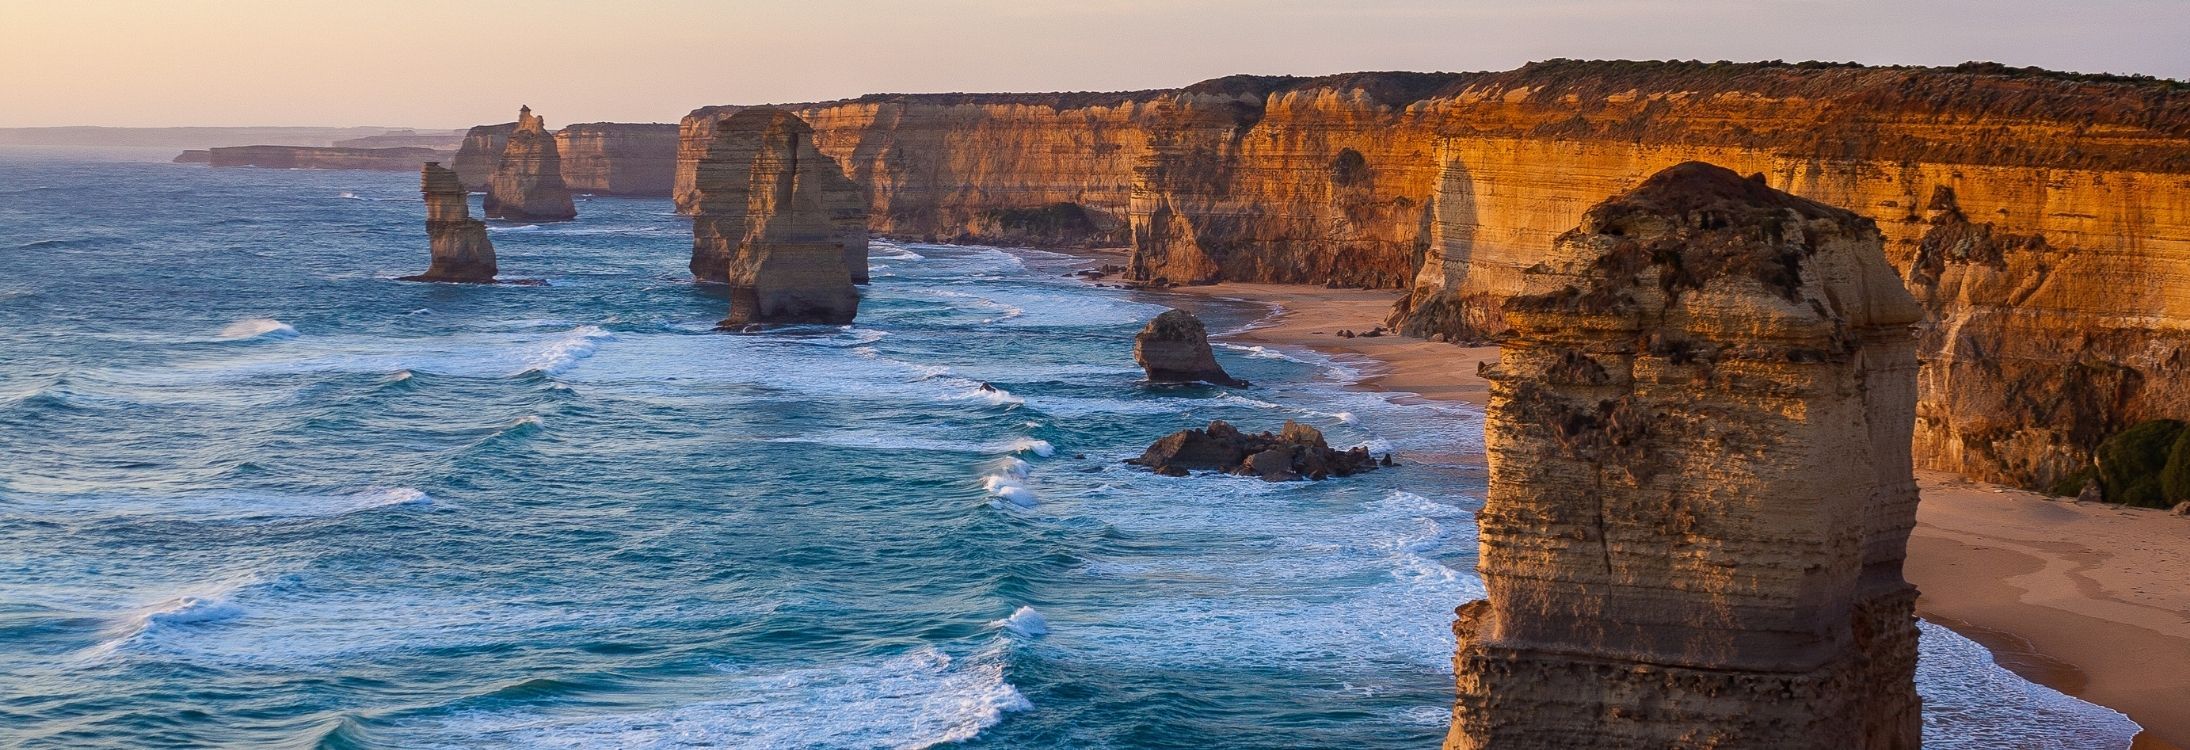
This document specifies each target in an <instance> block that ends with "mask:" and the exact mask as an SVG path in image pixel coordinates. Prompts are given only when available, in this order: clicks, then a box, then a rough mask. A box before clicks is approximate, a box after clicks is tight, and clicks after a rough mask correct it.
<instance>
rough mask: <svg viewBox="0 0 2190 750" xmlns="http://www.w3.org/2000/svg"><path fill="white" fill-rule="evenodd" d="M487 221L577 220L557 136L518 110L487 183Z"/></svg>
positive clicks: (528, 112) (528, 110) (529, 113)
mask: <svg viewBox="0 0 2190 750" xmlns="http://www.w3.org/2000/svg"><path fill="white" fill-rule="evenodd" d="M485 208H486V214H487V218H489V219H509V220H511V221H565V220H569V219H574V218H577V216H578V207H577V205H576V204H574V203H572V202H571V200H570V189H569V188H567V187H565V186H564V185H563V158H562V154H561V153H560V152H559V151H557V150H556V148H555V134H553V133H550V132H548V130H547V123H546V122H544V121H543V120H541V119H540V117H539V116H537V115H534V114H532V109H531V108H530V107H527V108H524V109H522V110H520V111H519V114H518V117H517V127H515V128H513V129H511V130H510V133H509V138H508V141H507V142H506V143H505V144H503V146H502V158H501V160H500V161H498V162H496V163H495V165H494V173H493V176H492V177H490V178H488V180H487V200H486V203H485Z"/></svg>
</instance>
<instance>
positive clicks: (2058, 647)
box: [1147, 283, 2190, 750]
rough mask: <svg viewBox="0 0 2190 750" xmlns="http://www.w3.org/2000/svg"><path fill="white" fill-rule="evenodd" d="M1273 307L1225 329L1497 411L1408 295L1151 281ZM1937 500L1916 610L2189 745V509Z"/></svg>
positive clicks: (2029, 675) (1923, 525)
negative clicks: (1413, 326) (1358, 364)
mask: <svg viewBox="0 0 2190 750" xmlns="http://www.w3.org/2000/svg"><path fill="white" fill-rule="evenodd" d="M1147 291H1150V292H1165V293H1175V294H1188V295H1196V296H1203V297H1211V298H1221V299H1231V300H1238V301H1244V302H1253V303H1260V304H1264V305H1268V306H1270V308H1271V313H1270V315H1269V316H1268V317H1266V318H1264V319H1263V320H1262V321H1261V322H1260V323H1259V324H1258V325H1256V326H1254V327H1251V328H1249V329H1246V330H1242V331H1236V332H1232V333H1226V334H1221V335H1220V336H1218V337H1216V338H1222V339H1226V340H1231V341H1235V342H1241V343H1250V344H1262V345H1274V346H1293V347H1302V348H1307V349H1311V350H1314V351H1317V352H1321V353H1324V354H1328V355H1334V356H1341V357H1346V358H1349V359H1358V360H1362V361H1364V362H1365V363H1366V364H1368V365H1369V370H1368V372H1367V376H1366V377H1364V378H1363V379H1362V380H1361V381H1360V382H1359V383H1357V384H1356V385H1357V387H1360V388H1364V389H1368V390H1374V391H1380V392H1401V393H1411V394H1414V396H1415V397H1417V398H1420V399H1422V400H1425V401H1458V402H1463V403H1470V404H1474V405H1476V406H1477V407H1484V406H1487V405H1488V399H1489V389H1488V386H1487V384H1486V383H1485V382H1484V381H1483V380H1482V379H1481V378H1480V377H1479V376H1478V375H1477V368H1478V367H1479V366H1481V365H1483V364H1484V363H1488V362H1495V361H1496V360H1497V357H1498V348H1497V347H1494V346H1492V347H1458V346H1454V345H1451V344H1440V343H1432V342H1429V341H1424V340H1422V339H1416V338H1408V337H1404V336H1399V335H1397V334H1391V333H1387V334H1385V335H1383V336H1378V337H1373V338H1363V337H1359V336H1357V337H1354V338H1344V337H1340V336H1337V335H1336V334H1337V332H1338V331H1340V330H1352V331H1354V332H1356V333H1360V332H1364V331H1367V330H1370V329H1373V328H1375V327H1376V326H1378V325H1379V324H1380V323H1381V321H1382V320H1383V318H1384V315H1385V314H1386V313H1387V312H1389V311H1390V309H1391V306H1392V303H1393V302H1394V301H1395V300H1396V299H1397V298H1398V296H1397V295H1398V292H1396V291H1393V290H1363V289H1327V288H1323V287H1314V286H1296V285H1286V284H1242V283H1222V284H1215V285H1209V286H1194V287H1175V288H1170V289H1163V290H1147ZM1917 482H1918V488H1919V491H1920V493H1921V494H1922V501H1921V502H1920V503H1919V505H1918V513H1917V526H1916V528H1915V529H1914V530H1913V531H1912V533H1911V535H1910V539H1909V557H1908V562H1907V564H1906V566H1907V567H1906V574H1907V577H1908V579H1909V582H1910V583H1913V584H1916V585H1917V587H1918V589H1919V590H1920V591H1921V592H1922V594H1921V596H1920V597H1919V599H1918V601H1917V614H1918V615H1919V616H1921V617H1923V618H1924V619H1927V620H1930V621H1932V622H1934V623H1937V624H1939V625H1942V626H1945V627H1947V628H1949V629H1952V630H1954V631H1955V632H1957V633H1960V634H1961V635H1962V636H1963V637H1965V638H1969V639H1970V640H1973V641H1976V642H1977V643H1978V644H1980V645H1982V646H1984V647H1985V648H1986V649H1987V650H1989V651H1991V652H1992V657H1993V661H1994V663H1996V664H1999V665H2000V666H2001V667H2003V668H2005V669H2007V670H2009V671H2011V672H2014V673H2015V674H2017V675H2019V676H2021V677H2023V678H2024V679H2026V680H2029V681H2031V682H2034V683H2037V684H2040V685H2044V686H2046V687H2048V688H2052V689H2054V690H2057V691H2059V692H2061V693H2064V694H2067V695H2069V696H2073V697H2076V698H2078V699H2081V700H2084V701H2088V702H2091V703H2094V704H2097V705H2101V706H2104V707H2107V708H2110V709H2113V710H2115V711H2119V712H2121V713H2123V714H2125V715H2128V716H2129V717H2130V719H2131V720H2132V721H2135V722H2137V724H2138V725H2140V726H2142V727H2143V731H2142V732H2141V733H2140V734H2138V735H2137V738H2136V740H2135V742H2134V744H2132V745H2131V750H2182V749H2183V748H2186V747H2190V669H2185V667H2186V666H2190V586H2185V585H2184V583H2183V582H2186V581H2190V518H2183V517H2177V516H2171V515H2169V514H2167V513H2165V512H2163V511H2152V510H2144V509H2132V508H2121V507H2117V506H2112V505H2103V504H2078V503H2075V502H2072V501H2069V500H2066V499H2055V498H2047V497H2044V496H2041V495H2039V494H2037V493H2032V492H2027V491H2024V490H2019V489H2015V488H2011V487H2002V486H1997V485H1989V484H1981V483H1977V482H1971V481H1969V480H1966V479H1963V478H1961V477H1959V476H1955V475H1952V474H1946V473H1943V472H1933V471H1922V470H1919V471H1918V472H1917Z"/></svg>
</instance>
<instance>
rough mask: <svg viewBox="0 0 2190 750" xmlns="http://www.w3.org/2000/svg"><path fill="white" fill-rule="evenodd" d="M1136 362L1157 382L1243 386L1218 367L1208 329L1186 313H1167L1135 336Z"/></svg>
mask: <svg viewBox="0 0 2190 750" xmlns="http://www.w3.org/2000/svg"><path fill="white" fill-rule="evenodd" d="M1133 362H1134V364H1138V365H1140V366H1141V370H1142V371H1143V372H1146V373H1147V374H1148V380H1149V381H1150V382H1155V383H1193V382H1205V383H1212V384H1215V385H1230V386H1244V385H1246V384H1247V382H1246V381H1244V380H1238V379H1235V378H1233V377H1232V376H1231V375H1229V374H1227V373H1225V371H1224V367H1223V366H1222V365H1219V364H1217V355H1216V352H1215V351H1213V350H1211V349H1210V348H1209V329H1208V328H1207V327H1204V326H1203V325H1202V323H1201V319H1200V318H1197V317H1194V314H1193V313H1190V312H1187V311H1185V310H1165V311H1164V312H1163V314H1162V315H1158V316H1156V319H1155V320H1151V321H1148V325H1147V326H1146V327H1144V328H1142V329H1141V332H1140V335H1137V336H1134V337H1133Z"/></svg>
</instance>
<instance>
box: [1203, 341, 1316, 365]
mask: <svg viewBox="0 0 2190 750" xmlns="http://www.w3.org/2000/svg"><path fill="white" fill-rule="evenodd" d="M1217 345H1218V346H1221V347H1224V348H1226V349H1230V350H1232V351H1236V352H1240V353H1243V354H1246V355H1247V356H1249V357H1253V358H1255V359H1278V360H1284V361H1287V362H1299V363H1302V364H1308V361H1307V360H1304V359H1300V358H1298V357H1294V356H1292V355H1289V354H1286V353H1284V352H1281V351H1278V350H1276V349H1271V348H1269V347H1266V346H1254V345H1248V344H1226V343H1219V344H1217Z"/></svg>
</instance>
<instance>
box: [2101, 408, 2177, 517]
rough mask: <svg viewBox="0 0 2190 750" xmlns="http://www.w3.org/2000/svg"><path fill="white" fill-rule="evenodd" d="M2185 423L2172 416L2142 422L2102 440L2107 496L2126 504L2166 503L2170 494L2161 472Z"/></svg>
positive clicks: (2154, 506)
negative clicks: (2164, 487) (2167, 494)
mask: <svg viewBox="0 0 2190 750" xmlns="http://www.w3.org/2000/svg"><path fill="white" fill-rule="evenodd" d="M2182 435H2183V424H2182V423H2181V422H2178V421H2175V420H2172V419H2155V420H2151V421H2148V422H2139V423H2137V424H2136V425H2134V426H2131V427H2130V428H2129V429H2126V430H2122V431H2121V432H2118V433H2115V434H2114V436H2113V437H2110V438H2107V439H2106V442H2103V443H2100V444H2099V450H2098V452H2097V456H2096V458H2097V459H2098V461H2097V463H2098V466H2099V484H2100V486H2102V487H2104V488H2105V490H2106V499H2107V500H2110V501H2113V502H2117V503H2121V504H2123V505H2135V506H2140V507H2147V508H2157V507H2162V506H2163V505H2165V504H2166V501H2167V496H2166V493H2165V492H2164V491H2162V489H2161V485H2160V472H2161V471H2163V470H2165V469H2166V468H2167V460H2168V457H2169V454H2172V453H2174V451H2175V443H2176V442H2177V441H2178V440H2180V439H2181V438H2182Z"/></svg>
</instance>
